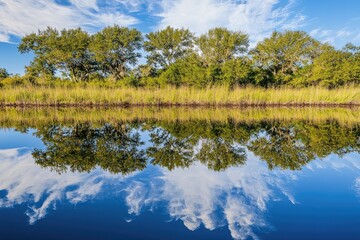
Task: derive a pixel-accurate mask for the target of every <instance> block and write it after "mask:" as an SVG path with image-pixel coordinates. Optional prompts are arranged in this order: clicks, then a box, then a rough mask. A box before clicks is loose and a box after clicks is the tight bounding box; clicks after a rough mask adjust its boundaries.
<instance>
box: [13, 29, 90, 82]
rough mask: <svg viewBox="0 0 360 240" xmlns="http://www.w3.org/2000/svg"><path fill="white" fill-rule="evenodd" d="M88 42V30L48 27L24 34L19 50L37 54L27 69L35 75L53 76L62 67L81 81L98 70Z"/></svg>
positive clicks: (66, 73)
mask: <svg viewBox="0 0 360 240" xmlns="http://www.w3.org/2000/svg"><path fill="white" fill-rule="evenodd" d="M89 43H90V36H89V34H88V33H87V32H85V31H83V30H81V29H80V28H77V29H70V30H66V29H64V30H62V31H61V32H59V31H57V30H56V29H53V28H50V27H48V28H47V29H46V30H45V31H40V30H39V31H38V33H37V34H36V33H32V34H29V35H27V36H25V37H24V38H23V39H22V40H21V43H20V45H19V51H20V52H21V53H27V52H30V51H32V52H33V53H34V54H35V58H34V60H33V61H32V63H31V65H30V66H28V67H27V72H28V73H32V75H41V76H54V75H55V72H56V70H60V71H62V72H63V73H64V74H65V75H68V76H69V77H70V78H71V79H72V80H73V81H82V80H86V79H88V77H89V75H90V74H91V73H92V72H93V71H95V70H96V66H95V63H94V62H93V61H92V60H91V53H90V52H89V49H88V46H89Z"/></svg>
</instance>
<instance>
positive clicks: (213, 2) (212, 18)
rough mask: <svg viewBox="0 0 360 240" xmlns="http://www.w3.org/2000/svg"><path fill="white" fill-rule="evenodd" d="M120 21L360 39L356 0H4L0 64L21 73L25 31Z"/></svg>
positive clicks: (256, 34)
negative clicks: (299, 31) (296, 32)
mask: <svg viewBox="0 0 360 240" xmlns="http://www.w3.org/2000/svg"><path fill="white" fill-rule="evenodd" d="M114 24H118V25H121V26H127V27H135V28H138V29H139V30H141V31H142V32H144V33H148V32H151V31H155V30H159V29H162V28H164V27H166V26H168V25H170V26H173V27H184V28H189V29H190V30H191V31H193V32H194V33H195V34H197V35H200V34H202V33H205V32H207V31H208V30H209V29H210V28H214V27H227V28H228V29H230V30H234V31H243V32H246V33H248V34H249V36H250V40H251V46H255V45H256V43H257V42H259V41H261V40H262V39H264V38H266V37H268V36H269V35H270V34H271V32H272V31H274V30H279V31H283V30H303V31H306V32H308V33H309V34H310V35H311V36H313V37H315V38H316V39H318V40H321V41H323V42H329V43H331V44H332V45H334V46H335V47H337V48H341V47H342V46H344V45H345V44H346V43H347V42H352V43H354V44H356V45H360V1H358V0H341V1H340V0H196V1H195V0H0V68H6V69H7V70H8V72H10V73H13V74H23V73H24V66H25V65H27V64H29V63H30V61H31V59H32V55H31V54H25V55H21V54H19V53H18V52H17V44H18V43H19V42H20V40H21V37H23V36H24V35H26V34H30V33H32V32H35V31H37V30H38V29H45V28H46V27H47V26H51V27H55V28H58V29H63V28H67V29H69V28H76V27H81V28H83V29H85V30H87V31H89V32H90V33H95V32H97V31H99V30H101V29H102V28H104V27H105V26H109V25H114Z"/></svg>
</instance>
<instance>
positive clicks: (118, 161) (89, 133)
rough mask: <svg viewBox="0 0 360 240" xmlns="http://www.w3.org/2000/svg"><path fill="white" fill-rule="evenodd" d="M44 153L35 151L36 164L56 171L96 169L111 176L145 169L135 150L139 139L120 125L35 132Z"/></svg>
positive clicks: (137, 150)
mask: <svg viewBox="0 0 360 240" xmlns="http://www.w3.org/2000/svg"><path fill="white" fill-rule="evenodd" d="M37 136H39V137H41V139H42V140H43V142H44V144H45V146H46V149H45V150H39V149H36V150H34V152H33V156H34V158H35V160H36V163H38V164H40V165H41V166H43V167H50V168H52V169H54V170H56V171H59V172H61V171H66V170H67V169H68V168H69V169H71V170H72V171H81V172H82V171H90V170H92V169H94V168H95V167H96V166H99V167H101V168H103V169H106V170H109V171H110V172H112V173H123V174H128V173H131V172H133V171H136V170H142V169H144V168H145V167H146V157H145V154H144V153H145V152H144V151H143V150H139V146H141V145H143V143H142V142H141V141H140V135H139V134H138V133H133V132H132V129H131V128H129V127H128V126H125V125H123V124H121V123H119V124H117V125H111V124H105V125H103V126H102V127H100V128H93V127H92V126H91V125H90V124H89V123H85V124H76V125H75V126H74V127H61V126H59V125H53V126H49V127H44V128H42V129H40V130H38V132H37Z"/></svg>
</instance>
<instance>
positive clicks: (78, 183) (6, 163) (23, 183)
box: [0, 149, 123, 224]
mask: <svg viewBox="0 0 360 240" xmlns="http://www.w3.org/2000/svg"><path fill="white" fill-rule="evenodd" d="M22 151H23V150H21V149H8V150H0V190H5V191H6V196H5V197H4V198H0V208H4V207H5V208H6V207H14V206H15V205H20V204H24V203H27V204H28V206H29V210H28V211H27V212H26V214H27V215H28V216H29V223H30V224H34V223H35V222H36V221H38V220H40V219H42V218H44V217H45V216H46V215H47V213H48V210H49V209H52V208H55V207H56V204H57V203H58V202H59V201H60V200H66V201H68V202H70V203H72V204H76V203H79V202H85V201H87V200H89V199H93V198H95V197H96V196H97V195H98V194H100V192H101V190H102V188H103V186H104V185H106V184H109V182H111V181H112V180H114V179H116V181H117V182H121V181H122V180H123V177H121V176H120V175H111V174H109V173H107V172H104V171H102V170H100V169H96V170H94V171H92V172H91V173H72V172H68V173H64V174H62V175H59V174H57V173H55V172H51V171H50V170H48V169H42V168H41V167H40V166H37V165H36V164H35V163H34V159H33V158H32V156H31V153H30V152H29V151H26V152H25V153H21V152H22ZM70 187H71V188H70Z"/></svg>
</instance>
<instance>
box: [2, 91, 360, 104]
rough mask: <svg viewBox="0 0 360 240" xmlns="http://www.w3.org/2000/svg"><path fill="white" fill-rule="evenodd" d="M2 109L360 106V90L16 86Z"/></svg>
mask: <svg viewBox="0 0 360 240" xmlns="http://www.w3.org/2000/svg"><path fill="white" fill-rule="evenodd" d="M0 105H1V106H23V105H29V106H124V105H133V106H174V105H182V106H266V105H269V106H270V105H279V106H281V105H282V106H305V105H360V87H343V88H337V89H333V90H329V89H326V88H320V87H312V88H302V89H291V88H279V89H275V88H272V89H263V88H254V87H246V88H236V89H234V90H231V91H230V90H228V88H226V87H213V88H206V89H194V88H185V87H183V88H172V87H167V88H160V89H143V88H139V89H136V88H114V89H108V88H100V87H73V88H65V87H56V88H46V87H14V88H4V89H1V90H0Z"/></svg>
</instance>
